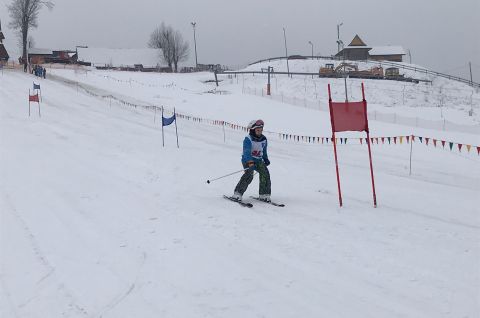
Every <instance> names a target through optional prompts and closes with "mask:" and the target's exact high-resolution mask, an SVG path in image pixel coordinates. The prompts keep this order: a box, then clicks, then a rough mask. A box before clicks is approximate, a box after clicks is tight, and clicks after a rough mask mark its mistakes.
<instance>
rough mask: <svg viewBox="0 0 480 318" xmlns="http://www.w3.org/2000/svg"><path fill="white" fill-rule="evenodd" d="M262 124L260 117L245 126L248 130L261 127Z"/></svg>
mask: <svg viewBox="0 0 480 318" xmlns="http://www.w3.org/2000/svg"><path fill="white" fill-rule="evenodd" d="M263 124H264V123H263V120H261V119H256V120H252V121H251V122H250V123H248V126H247V128H248V129H250V130H252V129H255V128H263Z"/></svg>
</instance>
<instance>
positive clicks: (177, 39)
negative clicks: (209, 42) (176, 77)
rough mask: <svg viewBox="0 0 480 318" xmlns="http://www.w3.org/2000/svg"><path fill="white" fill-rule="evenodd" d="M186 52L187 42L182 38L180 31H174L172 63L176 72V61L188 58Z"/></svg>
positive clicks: (187, 51) (187, 48)
mask: <svg viewBox="0 0 480 318" xmlns="http://www.w3.org/2000/svg"><path fill="white" fill-rule="evenodd" d="M188 53H189V46H188V42H185V41H184V40H183V36H182V34H181V33H180V32H178V31H175V33H174V34H173V65H174V66H175V72H178V62H182V61H185V60H186V59H187V58H188Z"/></svg>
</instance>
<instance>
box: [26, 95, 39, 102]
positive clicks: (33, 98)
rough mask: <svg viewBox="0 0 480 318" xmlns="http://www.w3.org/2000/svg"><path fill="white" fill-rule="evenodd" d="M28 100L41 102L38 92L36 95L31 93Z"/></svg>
mask: <svg viewBox="0 0 480 318" xmlns="http://www.w3.org/2000/svg"><path fill="white" fill-rule="evenodd" d="M28 101H29V102H37V103H38V102H39V99H38V94H35V95H29V96H28Z"/></svg>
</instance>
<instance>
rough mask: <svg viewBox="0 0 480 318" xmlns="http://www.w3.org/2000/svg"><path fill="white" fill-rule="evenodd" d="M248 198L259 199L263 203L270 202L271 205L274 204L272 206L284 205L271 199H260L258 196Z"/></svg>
mask: <svg viewBox="0 0 480 318" xmlns="http://www.w3.org/2000/svg"><path fill="white" fill-rule="evenodd" d="M250 198H252V199H254V200H257V201H260V202H263V203H267V204H271V205H274V206H279V207H282V208H283V207H284V206H285V204H283V203H276V202H273V201H270V202H267V201H265V200H263V199H260V198H259V197H250Z"/></svg>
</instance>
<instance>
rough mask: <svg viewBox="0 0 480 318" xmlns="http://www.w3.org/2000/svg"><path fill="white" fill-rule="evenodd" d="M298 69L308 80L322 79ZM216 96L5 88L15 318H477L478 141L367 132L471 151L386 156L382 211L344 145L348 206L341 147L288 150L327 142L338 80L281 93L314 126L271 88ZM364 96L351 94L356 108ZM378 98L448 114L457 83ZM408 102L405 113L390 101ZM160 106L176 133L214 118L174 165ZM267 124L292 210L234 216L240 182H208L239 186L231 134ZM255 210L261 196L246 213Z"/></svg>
mask: <svg viewBox="0 0 480 318" xmlns="http://www.w3.org/2000/svg"><path fill="white" fill-rule="evenodd" d="M303 62H304V63H306V64H305V65H300V63H302V62H301V61H298V63H299V64H298V66H296V68H297V69H299V68H305V69H312V70H313V69H314V68H315V67H317V66H318V65H317V66H315V65H313V64H309V63H310V62H308V61H303ZM279 67H280V66H279ZM213 78H214V77H213V74H211V73H193V74H159V73H155V74H153V73H140V72H116V71H98V70H95V69H91V68H85V69H77V70H69V69H65V70H63V69H48V72H47V79H46V80H43V79H39V78H36V77H34V76H33V75H30V74H25V73H22V72H19V71H14V70H9V69H5V70H4V71H3V75H2V74H0V110H1V111H0V127H1V128H0V149H1V157H0V180H1V181H0V317H2V318H3V317H8V318H9V317H103V318H109V317H112V318H119V317H146V318H148V317H152V318H153V317H182V318H183V317H239V318H240V317H242V318H243V317H272V318H273V317H275V318H278V317H379V318H384V317H418V318H424V317H445V318H446V317H452V318H453V317H471V318H474V317H479V313H480V302H479V299H480V246H479V244H478V243H479V240H480V214H479V213H478V193H479V191H480V183H479V180H480V178H479V177H480V156H479V155H478V154H477V150H476V148H475V146H480V138H479V135H478V134H475V133H468V132H465V131H457V130H455V129H445V130H443V129H428V128H425V127H411V126H408V125H401V124H398V123H397V124H392V123H388V122H385V121H377V120H374V119H373V118H372V117H371V118H370V129H371V135H372V137H382V136H409V135H416V136H423V137H430V138H438V139H439V140H440V139H442V140H447V141H453V142H456V143H463V144H465V145H466V144H468V145H471V146H472V148H471V150H470V151H466V149H465V148H463V149H462V151H458V149H455V148H454V149H453V150H450V149H448V146H447V147H445V148H442V147H441V146H439V145H437V147H434V146H433V145H432V144H429V145H428V146H426V145H425V143H419V142H418V141H416V142H415V143H413V144H410V143H406V142H405V141H404V142H403V143H399V142H397V143H396V144H394V143H391V144H387V143H385V144H382V143H380V144H373V145H372V156H373V167H374V174H375V184H376V192H377V199H378V207H377V208H374V207H373V202H372V189H371V179H370V170H369V161H368V151H367V147H366V145H365V144H360V143H358V141H357V142H354V141H351V142H350V141H349V142H348V143H346V144H339V145H338V156H339V171H340V178H341V182H342V184H341V186H342V194H343V202H344V206H343V207H339V205H338V197H337V193H338V192H337V182H336V174H335V163H334V157H333V148H332V145H331V143H324V144H322V143H308V142H295V141H293V140H285V139H283V138H281V134H296V135H302V136H303V135H305V136H322V137H323V136H325V137H330V136H331V131H330V119H329V114H328V112H326V111H325V107H324V106H325V105H327V102H328V99H327V95H326V94H327V93H326V91H327V87H326V85H327V84H328V83H330V84H331V85H332V87H333V94H334V96H333V97H334V100H340V101H342V100H343V98H344V91H343V89H344V86H343V80H333V79H314V80H312V79H311V78H310V79H308V78H307V79H306V78H303V77H302V78H300V77H299V78H295V77H294V78H287V77H286V76H285V77H280V76H277V77H276V81H277V83H273V85H272V89H273V92H275V93H276V94H282V96H284V97H285V99H287V98H288V99H289V100H292V99H293V98H294V97H295V98H298V99H299V98H300V96H301V97H302V98H308V99H309V100H310V99H311V100H317V101H318V103H319V105H320V106H322V105H323V107H319V108H318V109H315V108H308V107H299V105H296V104H294V103H288V102H285V101H284V102H283V103H282V102H281V101H279V100H276V99H273V98H270V97H268V98H267V97H265V96H264V97H262V96H261V94H257V95H259V96H255V95H254V94H251V93H249V91H247V89H246V88H250V89H258V91H259V92H260V91H261V90H263V89H264V88H265V84H266V76H263V75H262V76H258V75H255V76H251V75H248V76H247V75H245V76H237V77H233V76H231V77H228V76H224V75H222V76H220V80H221V81H220V83H219V87H216V85H215V83H214V82H212V80H213ZM32 82H35V83H38V84H40V85H41V102H40V107H41V116H39V114H38V105H37V104H36V103H33V104H31V107H32V112H31V115H30V116H29V115H28V91H29V89H32ZM360 82H361V81H360V80H349V84H348V85H351V86H352V89H351V90H350V91H351V94H352V95H351V98H352V100H356V99H358V98H359V96H360V95H359V85H360ZM364 82H365V87H366V99H367V102H368V103H369V104H368V105H369V107H371V108H372V109H375V110H377V111H378V112H379V113H380V112H388V111H389V110H390V109H392V108H394V109H395V111H396V112H398V114H399V115H402V116H407V115H410V116H413V117H419V118H424V117H429V116H431V113H429V108H432V109H435V111H437V112H440V110H439V109H438V107H437V106H436V104H435V102H434V101H433V97H428V98H425V94H423V91H424V90H427V89H430V90H433V91H435V90H436V89H437V86H436V83H437V82H439V83H440V82H442V83H443V80H438V81H437V79H434V81H433V86H432V85H431V86H422V85H425V84H410V83H409V84H404V83H402V82H398V83H397V82H392V81H378V80H377V81H374V80H371V81H368V80H366V81H364ZM305 83H308V84H305ZM275 84H276V85H277V86H275ZM404 85H407V86H408V92H409V94H408V98H406V102H405V105H403V103H402V101H399V100H398V94H397V93H391V94H390V93H389V91H388V90H389V89H390V90H392V91H402V90H403V87H404ZM410 85H411V87H410ZM415 85H416V86H415ZM429 85H430V84H429ZM441 85H443V86H442V87H444V88H445V91H446V89H447V88H448V89H451V90H450V91H449V93H448V94H449V95H448V98H451V101H452V102H451V103H450V102H446V101H445V103H444V104H443V106H442V108H443V116H448V117H447V119H448V120H451V121H452V122H455V123H456V124H457V125H459V126H468V127H476V126H478V125H479V123H478V119H479V117H478V112H479V103H478V99H479V96H478V92H475V91H474V92H473V94H472V95H470V92H471V90H470V91H469V87H468V86H463V84H460V83H455V82H452V81H447V82H444V83H443V84H441ZM425 87H427V88H425ZM445 95H447V93H445ZM432 96H435V95H432ZM470 96H473V97H472V101H473V102H472V105H470V104H469V98H470ZM394 102H395V103H397V104H395V105H393V104H392V103H394ZM399 104H402V105H401V106H400V105H399ZM162 106H163V107H164V111H165V112H166V114H165V116H166V117H167V116H171V114H172V112H173V110H174V109H175V111H176V112H177V113H179V114H182V115H184V116H192V117H196V118H202V119H205V120H202V121H200V120H193V119H192V118H191V117H184V116H182V117H180V116H179V117H178V118H177V126H178V127H177V128H178V138H179V146H180V147H179V148H177V144H176V135H175V127H174V126H173V125H171V126H167V127H164V133H165V147H162V127H161V124H160V122H161V120H160V119H159V116H160V113H159V112H158V111H157V110H160V109H161V108H160V107H162ZM470 107H473V109H474V112H473V116H469V115H468V109H469V108H470ZM257 118H262V119H263V120H264V121H265V130H266V131H267V132H266V136H267V137H268V138H269V157H270V161H271V165H270V166H269V169H270V173H271V176H272V198H273V200H274V201H278V202H281V203H285V205H286V207H283V208H280V207H274V206H271V205H267V204H264V203H261V202H256V201H253V202H252V203H253V204H254V207H253V208H251V209H249V208H244V207H241V206H240V205H238V204H236V203H234V202H230V201H227V200H224V199H223V198H222V195H223V194H227V195H230V194H232V192H233V188H234V187H235V185H236V182H237V181H238V179H239V177H240V175H239V174H236V175H233V176H230V177H226V178H223V179H219V180H217V181H214V182H212V183H211V184H207V183H206V180H207V179H213V178H216V177H219V176H222V175H225V174H228V173H231V172H233V171H237V170H239V169H241V165H240V154H241V150H242V149H241V146H242V140H243V138H244V136H245V132H244V131H243V130H241V129H238V128H237V126H233V125H239V126H246V124H247V123H248V122H249V121H250V120H252V119H257ZM206 119H211V120H215V121H216V122H211V121H206ZM218 121H226V122H229V123H231V124H232V125H228V126H227V125H225V126H222V125H218ZM214 123H216V124H214ZM233 128H237V129H233ZM338 137H348V138H356V137H365V134H364V133H354V132H350V133H343V134H339V136H338ZM410 160H411V166H410ZM257 192H258V177H255V179H254V181H253V182H252V184H251V185H250V187H249V189H248V191H247V192H246V195H245V198H246V199H245V200H246V201H247V202H251V201H250V199H249V198H248V197H249V196H250V195H255V194H256V193H257Z"/></svg>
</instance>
